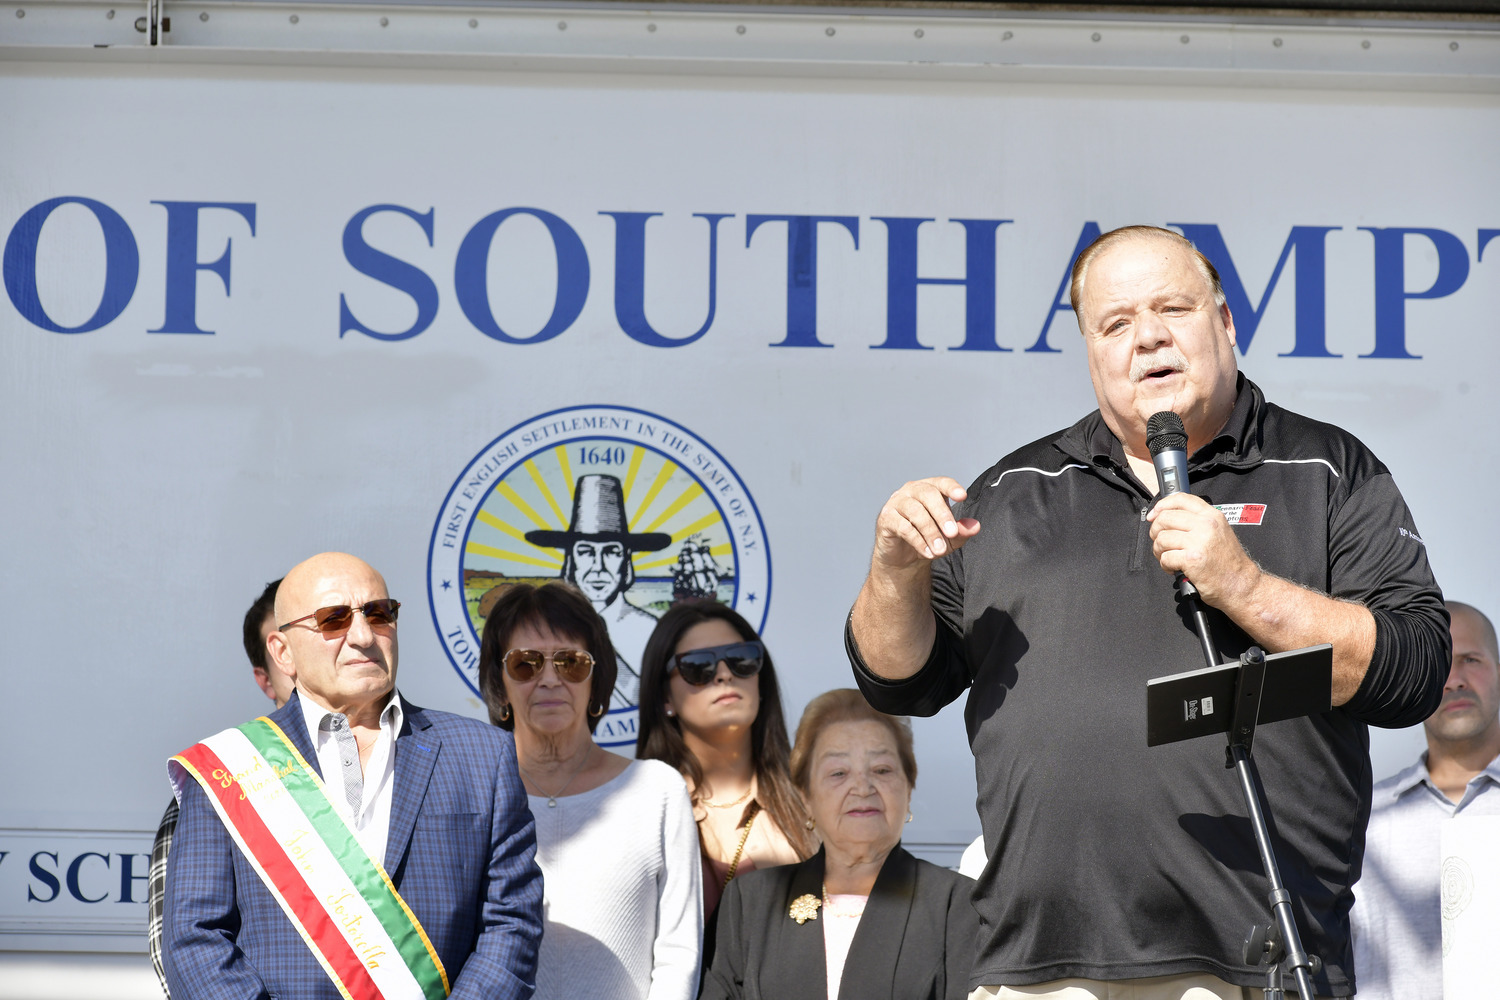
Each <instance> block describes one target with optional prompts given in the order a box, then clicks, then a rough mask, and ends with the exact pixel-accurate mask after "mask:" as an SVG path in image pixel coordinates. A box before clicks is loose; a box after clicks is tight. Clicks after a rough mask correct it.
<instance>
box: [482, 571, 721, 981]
mask: <svg viewBox="0 0 1500 1000" xmlns="http://www.w3.org/2000/svg"><path fill="white" fill-rule="evenodd" d="M616 669H617V667H616V661H615V651H614V647H613V646H612V645H611V644H610V641H609V633H608V631H607V628H606V626H605V624H604V620H603V619H602V618H600V617H599V615H598V613H597V612H595V611H594V608H593V606H592V605H591V604H589V602H588V599H587V598H585V597H584V596H583V595H582V594H581V593H579V592H578V591H577V590H575V589H574V588H573V587H571V586H569V585H568V584H565V583H561V582H555V583H547V584H543V585H542V586H540V587H533V586H531V585H529V584H523V583H518V584H513V585H512V586H511V587H510V588H509V589H508V590H506V592H505V593H504V594H503V595H501V597H500V598H499V600H497V601H496V602H495V605H494V607H493V608H492V609H491V610H490V613H489V617H488V618H487V619H486V621H485V625H484V634H483V636H482V638H481V640H480V655H479V686H480V690H481V691H482V692H483V694H484V699H485V703H486V704H487V706H488V708H489V712H490V721H491V722H493V723H494V724H495V725H497V726H500V727H501V728H503V729H510V730H513V731H514V733H515V740H516V762H517V766H518V769H519V771H520V774H521V780H522V782H523V783H524V784H525V786H526V792H527V795H528V797H529V799H530V805H531V812H532V815H533V816H534V817H535V818H536V842H537V851H536V860H537V865H538V866H539V867H540V868H541V869H542V875H543V879H544V881H545V883H546V886H545V890H544V891H545V897H544V909H543V922H542V946H541V954H540V956H539V958H538V962H537V972H536V994H535V997H536V1000H574V998H576V997H590V996H599V997H610V998H612V1000H613V998H620V1000H690V998H692V997H693V996H694V995H695V994H696V993H697V989H698V965H699V961H698V958H699V947H700V942H701V939H702V931H703V918H702V910H701V903H700V899H701V889H700V874H699V867H698V850H697V830H696V828H695V826H694V823H693V813H692V805H691V803H690V802H689V800H688V796H687V793H686V790H685V789H684V788H683V785H682V780H681V779H680V778H679V777H678V776H677V775H676V774H675V773H674V772H673V771H672V769H671V768H669V767H666V766H665V765H663V764H661V763H660V762H659V761H650V760H646V761H637V760H629V759H627V758H625V757H621V756H619V755H617V754H612V753H609V752H608V751H606V750H604V749H603V748H602V747H599V746H598V745H596V744H595V743H594V738H593V731H594V728H595V727H596V726H597V725H598V722H599V719H600V717H601V716H603V715H604V712H605V710H606V709H607V707H608V705H609V700H610V695H611V693H612V692H613V690H614V686H615V673H616Z"/></svg>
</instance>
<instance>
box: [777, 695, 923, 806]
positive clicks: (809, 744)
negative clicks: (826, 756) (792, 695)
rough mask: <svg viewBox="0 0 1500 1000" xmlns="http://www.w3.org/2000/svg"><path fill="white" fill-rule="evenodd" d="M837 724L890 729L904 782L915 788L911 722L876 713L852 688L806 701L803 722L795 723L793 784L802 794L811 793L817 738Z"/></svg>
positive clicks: (915, 774) (915, 756) (906, 719)
mask: <svg viewBox="0 0 1500 1000" xmlns="http://www.w3.org/2000/svg"><path fill="white" fill-rule="evenodd" d="M839 722H878V723H880V724H881V725H882V726H884V727H885V728H886V729H888V730H890V733H891V739H893V740H895V741H896V756H897V757H899V758H900V759H901V770H902V771H904V772H905V773H906V783H907V784H908V785H911V786H912V787H913V788H916V787H917V754H916V751H915V750H914V749H912V740H911V720H910V719H908V718H906V717H905V716H902V715H886V714H885V713H884V712H877V711H876V710H875V709H873V708H871V707H870V703H869V702H868V701H865V696H864V695H862V694H860V693H859V692H858V691H856V690H855V689H854V688H835V689H834V690H832V691H824V692H823V693H822V694H820V695H818V696H817V697H816V698H814V699H813V700H812V701H810V702H808V703H807V708H805V709H803V710H802V721H801V722H799V723H797V742H796V743H795V744H793V745H792V781H793V783H795V784H796V786H797V788H798V789H800V790H801V791H802V793H803V794H804V795H805V794H807V793H808V792H809V791H811V790H812V764H813V760H812V756H813V749H814V748H815V747H816V746H817V745H818V737H819V736H821V735H822V734H823V730H825V729H827V728H828V727H829V726H831V725H834V724H835V723H839Z"/></svg>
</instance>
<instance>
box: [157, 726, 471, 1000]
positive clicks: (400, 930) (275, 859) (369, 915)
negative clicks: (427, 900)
mask: <svg viewBox="0 0 1500 1000" xmlns="http://www.w3.org/2000/svg"><path fill="white" fill-rule="evenodd" d="M167 770H168V772H169V773H170V775H171V778H172V783H173V785H174V786H175V787H176V788H177V794H178V797H179V798H181V795H182V788H183V786H184V785H185V783H186V782H187V776H188V775H191V776H192V777H193V778H194V779H196V780H197V782H198V784H200V785H202V786H203V790H204V791H205V792H207V793H208V800H209V801H210V802H211V803H213V807H214V810H215V811H216V812H218V814H219V818H220V819H221V820H223V821H224V827H225V829H227V830H228V831H229V835H230V836H231V837H233V838H234V841H235V843H236V844H238V845H239V848H240V850H241V851H242V852H244V855H245V859H246V860H247V861H249V862H250V865H251V867H253V868H254V869H255V871H256V873H257V874H259V875H260V878H261V881H263V882H264V883H265V884H266V888H267V889H269V890H270V891H271V895H272V896H274V897H276V901H277V902H278V903H280V904H281V908H282V910H284V911H285V912H286V915H287V917H288V918H289V919H290V920H291V922H292V924H293V926H295V927H296V928H297V932H298V933H299V934H301V935H302V939H303V940H304V941H306V942H307V946H308V947H309V948H311V949H312V953H313V955H314V956H315V957H316V958H317V960H318V962H319V964H321V965H322V966H323V970H324V971H325V972H327V973H328V978H329V979H331V980H333V984H334V985H335V986H336V987H338V991H339V993H341V994H343V996H344V997H345V1000H380V998H384V1000H443V998H444V997H446V996H447V995H448V990H449V985H448V974H447V972H445V971H444V970H443V963H442V961H441V960H440V959H439V958H438V956H437V952H436V951H434V950H433V947H432V942H430V941H429V940H427V933H426V932H425V931H423V930H422V925H421V924H420V923H418V922H417V918H416V915H415V914H413V913H412V912H411V910H410V909H409V908H408V907H407V905H406V901H405V900H403V899H402V898H401V895H400V893H398V892H397V891H396V887H395V886H394V885H392V884H391V880H390V877H389V876H388V875H386V873H385V869H384V868H383V867H382V866H381V863H380V861H379V860H378V859H376V858H373V857H371V856H370V853H369V852H368V851H366V850H365V848H364V846H363V845H362V844H360V842H359V839H358V838H357V837H355V835H354V831H353V830H352V829H350V827H349V824H348V822H347V821H346V820H345V819H344V818H343V817H342V816H340V815H339V813H338V810H336V809H335V808H334V805H333V800H332V799H330V798H329V797H328V791H327V789H326V788H325V786H324V785H323V781H322V779H320V778H319V777H318V774H317V772H316V771H314V770H313V769H312V768H311V767H309V766H308V764H307V761H306V760H304V759H303V757H302V754H300V753H298V752H297V748H296V747H294V746H293V745H292V743H291V741H290V740H288V739H287V737H286V733H284V732H282V731H281V729H280V727H278V726H277V725H276V724H275V723H274V722H272V721H271V720H270V719H267V718H265V717H261V718H259V719H256V720H254V721H253V722H247V723H245V724H244V725H243V726H239V727H238V728H235V729H226V730H224V732H222V733H219V734H218V735H217V736H210V737H209V738H208V739H206V740H204V741H203V742H202V743H198V744H195V745H194V746H192V747H189V748H188V749H187V750H184V751H183V752H182V753H180V754H178V755H177V756H175V757H173V758H172V759H171V760H170V761H168V763H167Z"/></svg>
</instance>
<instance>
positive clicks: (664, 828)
mask: <svg viewBox="0 0 1500 1000" xmlns="http://www.w3.org/2000/svg"><path fill="white" fill-rule="evenodd" d="M528 798H529V801H530V803H531V812H532V815H533V816H535V817H536V840H537V852H536V860H537V865H538V866H540V867H541V869H542V877H543V879H544V881H545V884H546V893H545V896H544V898H543V904H542V905H543V910H542V952H541V961H540V963H539V964H538V967H537V973H536V984H537V989H536V997H535V1000H579V998H581V997H609V998H610V1000H693V998H694V997H696V996H697V995H698V956H699V953H700V951H701V948H702V944H703V903H702V892H703V890H702V875H701V866H700V865H699V861H698V827H697V824H696V823H694V821H693V806H692V802H691V801H689V799H688V793H687V786H686V784H685V783H684V782H683V780H682V776H681V775H680V774H678V773H677V772H676V771H675V770H673V769H672V768H671V767H670V766H668V765H667V764H664V763H662V762H661V761H659V760H638V761H632V762H631V763H630V766H629V767H627V768H626V769H625V770H624V771H623V772H621V773H620V775H619V776H618V777H616V778H614V779H613V780H611V781H607V782H605V783H604V784H603V785H600V786H599V787H598V788H595V789H591V790H590V791H587V792H582V793H580V794H578V795H568V796H564V797H563V798H560V799H558V800H557V805H556V806H555V807H549V806H548V805H547V798H546V797H545V796H537V795H532V796H529V797H528Z"/></svg>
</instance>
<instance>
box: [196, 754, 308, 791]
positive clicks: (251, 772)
mask: <svg viewBox="0 0 1500 1000" xmlns="http://www.w3.org/2000/svg"><path fill="white" fill-rule="evenodd" d="M261 763H262V762H261V759H260V758H259V757H257V758H255V763H254V764H252V765H251V766H250V767H249V768H247V769H245V770H243V771H240V772H238V773H237V774H230V773H229V772H228V771H226V770H224V769H223V768H222V767H216V768H214V770H213V775H212V777H213V780H215V781H217V782H218V783H219V787H220V788H228V787H229V786H230V785H235V784H238V785H239V786H240V799H241V801H243V800H244V799H245V793H246V792H259V791H261V789H263V788H265V787H266V786H267V785H269V784H271V782H272V781H277V782H279V781H280V780H281V779H282V778H285V777H286V776H287V775H289V774H291V773H292V772H293V771H294V770H296V768H297V765H296V763H295V762H293V761H287V762H286V763H285V764H284V765H282V766H281V767H273V768H271V769H270V771H271V776H270V777H269V778H264V777H262V778H255V780H253V781H251V780H249V779H251V778H253V777H255V775H256V774H257V772H260V771H261V770H262V768H261ZM281 791H282V789H281V788H280V787H279V786H278V787H276V788H275V789H273V790H272V793H271V795H270V796H268V798H274V797H276V796H277V795H280V793H281Z"/></svg>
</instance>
